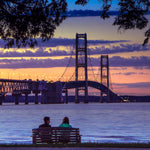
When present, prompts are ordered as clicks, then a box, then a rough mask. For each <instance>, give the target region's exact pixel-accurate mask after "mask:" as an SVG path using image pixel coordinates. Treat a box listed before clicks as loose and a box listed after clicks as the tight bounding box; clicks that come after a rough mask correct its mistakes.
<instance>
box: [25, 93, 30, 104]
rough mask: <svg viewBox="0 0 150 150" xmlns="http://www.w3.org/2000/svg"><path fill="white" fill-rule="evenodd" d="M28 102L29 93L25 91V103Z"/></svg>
mask: <svg viewBox="0 0 150 150" xmlns="http://www.w3.org/2000/svg"><path fill="white" fill-rule="evenodd" d="M28 103H29V102H28V93H25V104H26V105H27V104H28Z"/></svg>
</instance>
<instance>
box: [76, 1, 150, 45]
mask: <svg viewBox="0 0 150 150" xmlns="http://www.w3.org/2000/svg"><path fill="white" fill-rule="evenodd" d="M88 1H89V0H76V4H79V5H85V4H87V3H88ZM98 1H99V2H100V3H102V10H103V11H102V13H101V17H102V18H103V19H106V18H109V10H110V8H111V5H112V2H113V0H98ZM118 2H119V3H118V6H119V7H118V8H119V15H118V16H116V18H115V21H114V23H113V25H117V26H118V29H119V30H121V29H123V30H128V29H140V30H141V29H144V28H146V27H147V26H148V23H149V20H148V19H147V18H146V17H145V15H146V14H147V13H148V11H149V8H150V1H149V0H118ZM145 37H146V38H145V40H144V42H143V45H145V44H147V43H148V40H149V38H150V28H149V29H148V30H147V31H146V32H145Z"/></svg>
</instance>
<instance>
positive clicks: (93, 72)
mask: <svg viewBox="0 0 150 150" xmlns="http://www.w3.org/2000/svg"><path fill="white" fill-rule="evenodd" d="M88 56H89V62H90V65H91V68H92V73H93V76H94V79H95V81H97V82H98V80H97V78H96V75H95V73H94V69H93V65H92V60H91V59H92V58H91V54H90V52H89V51H88Z"/></svg>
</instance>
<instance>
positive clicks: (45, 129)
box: [39, 116, 51, 143]
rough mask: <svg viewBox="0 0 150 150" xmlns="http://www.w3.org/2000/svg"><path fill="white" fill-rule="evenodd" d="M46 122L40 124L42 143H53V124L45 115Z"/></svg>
mask: <svg viewBox="0 0 150 150" xmlns="http://www.w3.org/2000/svg"><path fill="white" fill-rule="evenodd" d="M43 120H44V124H41V125H40V126H39V130H40V132H39V137H40V138H41V142H42V143H51V125H50V118H49V117H47V116H46V117H44V119H43Z"/></svg>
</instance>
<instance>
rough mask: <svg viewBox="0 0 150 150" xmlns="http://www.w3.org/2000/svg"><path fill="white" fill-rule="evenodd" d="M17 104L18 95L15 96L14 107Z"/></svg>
mask: <svg viewBox="0 0 150 150" xmlns="http://www.w3.org/2000/svg"><path fill="white" fill-rule="evenodd" d="M18 104H19V95H16V96H15V105H18Z"/></svg>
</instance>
